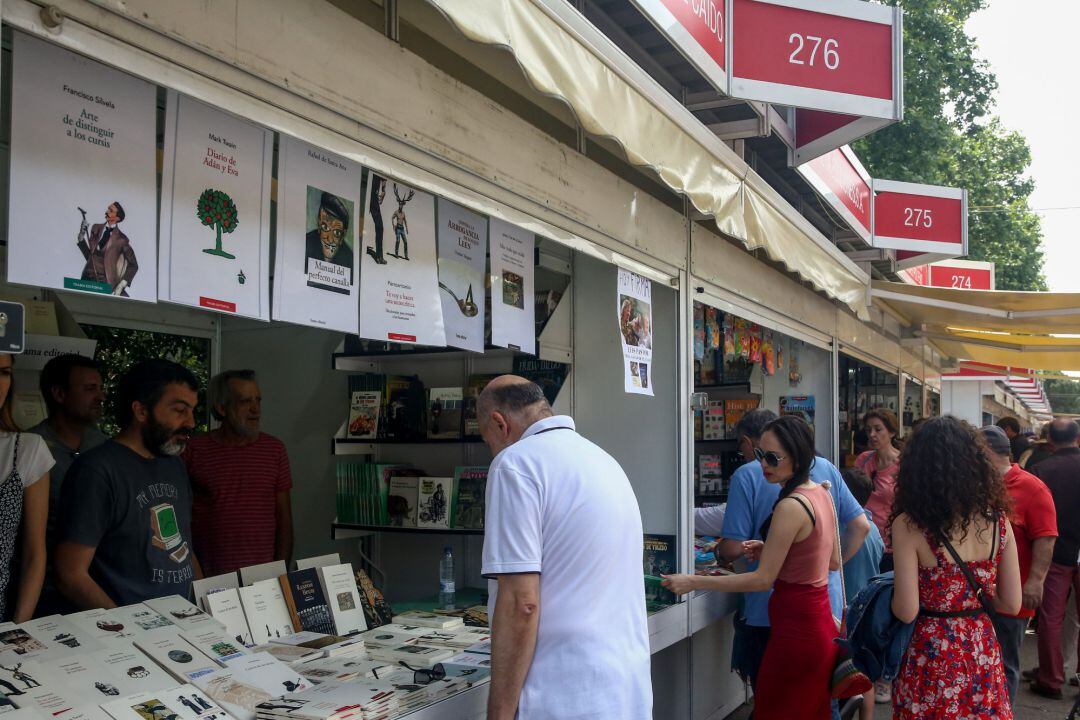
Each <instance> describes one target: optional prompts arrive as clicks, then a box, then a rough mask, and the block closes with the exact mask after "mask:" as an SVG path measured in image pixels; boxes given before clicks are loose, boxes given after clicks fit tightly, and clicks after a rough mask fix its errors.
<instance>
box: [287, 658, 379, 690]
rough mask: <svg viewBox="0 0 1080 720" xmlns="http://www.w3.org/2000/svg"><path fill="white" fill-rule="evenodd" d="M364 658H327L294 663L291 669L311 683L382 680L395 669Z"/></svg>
mask: <svg viewBox="0 0 1080 720" xmlns="http://www.w3.org/2000/svg"><path fill="white" fill-rule="evenodd" d="M363 655H364V657H329V658H316V659H314V660H308V661H306V662H300V663H295V664H294V665H293V669H294V670H296V672H298V673H300V674H301V675H303V676H304V679H306V680H309V681H311V682H312V683H315V684H318V683H324V682H330V681H336V682H344V681H347V680H353V679H355V678H371V679H375V678H382V677H385V676H386V674H387V673H389V672H392V671H393V670H394V669H395V667H394V666H393V665H389V664H387V663H385V662H382V661H380V660H371V659H370V658H368V657H367V653H366V652H365V653H363Z"/></svg>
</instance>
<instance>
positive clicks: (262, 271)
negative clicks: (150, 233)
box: [158, 92, 274, 320]
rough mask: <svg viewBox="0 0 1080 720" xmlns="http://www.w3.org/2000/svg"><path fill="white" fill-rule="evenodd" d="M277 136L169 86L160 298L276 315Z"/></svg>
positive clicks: (251, 314)
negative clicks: (273, 194) (273, 191)
mask: <svg viewBox="0 0 1080 720" xmlns="http://www.w3.org/2000/svg"><path fill="white" fill-rule="evenodd" d="M273 149H274V134H273V133H272V132H270V131H269V130H267V129H265V128H261V127H259V126H257V125H253V124H252V123H249V122H247V121H246V120H241V119H240V118H238V117H236V116H234V115H230V114H228V113H225V112H222V111H220V110H216V109H214V108H212V107H210V106H209V105H204V104H203V103H201V102H199V101H198V100H193V99H191V98H189V97H184V96H183V95H177V94H176V93H174V92H170V93H169V96H168V101H167V103H166V107H165V165H164V169H163V171H162V180H161V235H160V236H161V256H160V259H159V262H160V266H159V268H160V269H159V275H160V287H159V288H158V297H159V299H161V300H166V301H168V302H173V303H177V304H180V305H189V306H191V307H197V308H203V309H206V310H216V311H218V312H224V313H230V314H234V315H243V316H245V317H251V318H255V319H258V320H269V319H270V167H271V155H272V152H273Z"/></svg>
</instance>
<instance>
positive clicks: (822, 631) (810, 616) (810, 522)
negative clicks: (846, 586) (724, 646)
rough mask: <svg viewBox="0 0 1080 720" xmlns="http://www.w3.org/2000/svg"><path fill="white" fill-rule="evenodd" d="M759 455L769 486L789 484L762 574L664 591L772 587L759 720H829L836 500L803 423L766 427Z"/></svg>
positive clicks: (676, 584) (783, 421) (696, 580)
mask: <svg viewBox="0 0 1080 720" xmlns="http://www.w3.org/2000/svg"><path fill="white" fill-rule="evenodd" d="M756 454H757V457H758V461H759V462H760V463H761V467H762V471H763V472H764V473H765V478H766V480H768V481H769V482H771V483H775V484H778V485H781V486H782V487H781V490H780V499H779V500H777V502H776V505H775V506H774V507H773V514H772V515H771V516H770V518H769V519H768V520H767V521H766V522H765V525H764V526H763V527H762V529H761V534H762V536H763V537H764V538H765V545H764V547H763V548H762V551H761V563H760V564H759V565H758V568H757V569H756V570H754V571H753V572H749V573H743V574H740V575H729V576H721V577H712V576H703V575H668V576H666V578H665V580H664V585H666V586H667V587H668V588H669V589H670V590H671V591H672V592H674V593H677V594H679V595H683V594H685V593H688V592H690V591H691V590H713V591H719V592H758V591H762V590H768V589H770V588H772V589H773V594H772V597H771V598H770V599H769V621H770V623H771V624H772V632H771V634H770V635H769V641H768V644H767V645H766V647H765V656H764V658H763V659H762V662H761V669H760V670H759V671H758V676H757V685H756V700H755V701H754V718H755V720H791V718H801V719H805V720H818V719H821V720H827V719H828V718H831V717H832V710H831V698H830V695H829V681H830V677H831V675H832V669H833V665H834V664H835V658H836V652H837V647H838V646H837V645H836V644H835V643H834V642H833V640H834V639H835V638H836V636H837V628H836V621H835V620H834V619H833V614H832V609H831V607H830V605H829V588H828V584H829V571H830V570H836V569H839V567H840V546H839V541H838V536H837V531H836V514H835V511H834V509H833V504H832V498H831V497H830V496H829V491H828V489H827V488H825V487H824V486H822V485H818V484H817V483H815V482H813V481H811V480H810V468H811V466H812V465H813V464H814V458H815V452H814V432H813V430H811V429H810V426H809V425H807V424H806V422H805V421H804V420H802V419H801V418H798V417H795V416H791V415H788V416H784V417H780V418H777V419H776V420H773V421H772V422H770V423H769V424H768V425H766V426H765V429H764V431H763V433H762V435H761V440H760V442H759V446H758V448H757V450H756Z"/></svg>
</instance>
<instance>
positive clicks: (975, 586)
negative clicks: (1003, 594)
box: [941, 537, 993, 617]
mask: <svg viewBox="0 0 1080 720" xmlns="http://www.w3.org/2000/svg"><path fill="white" fill-rule="evenodd" d="M941 543H942V544H943V545H944V546H945V549H946V550H948V551H949V554H950V555H952V559H953V562H955V563H956V566H957V567H958V568H960V571H961V572H962V573H964V577H966V578H967V581H968V585H969V586H970V587H971V589H972V591H974V593H975V597H977V598H978V599H979V604H980V605H982V608H983V610H985V611H986V614H987V615H990V616H991V617H993V608H992V607H990V601H989V600H987V599H986V597H985V596H984V595H983V587H982V585H980V584H979V581H978V580H976V579H975V575H974V574H973V573H972V572H971V568H969V567H968V566H967V563H966V562H964V561H963V560H962V559H961V558H960V553H958V552H956V548H954V547H953V546H952V543H951V542H949V540H948V539H947V538H945V537H942V538H941Z"/></svg>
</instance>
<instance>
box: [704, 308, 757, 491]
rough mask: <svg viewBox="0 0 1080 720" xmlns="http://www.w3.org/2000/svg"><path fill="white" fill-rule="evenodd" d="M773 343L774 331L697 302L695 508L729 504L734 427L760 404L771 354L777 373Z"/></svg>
mask: <svg viewBox="0 0 1080 720" xmlns="http://www.w3.org/2000/svg"><path fill="white" fill-rule="evenodd" d="M766 333H769V336H768V337H769V344H768V345H765V343H764V342H763V340H764V338H765V334H766ZM771 343H772V337H771V332H770V331H766V330H763V329H762V328H761V327H760V326H758V325H756V324H754V323H751V322H748V321H746V320H743V319H742V318H739V317H737V316H735V315H732V314H730V313H725V312H723V311H722V310H719V309H717V308H714V307H711V306H709V305H707V304H705V303H700V302H695V303H694V392H695V393H696V394H697V395H696V406H695V409H694V468H693V470H694V507H709V506H712V505H722V504H724V503H726V502H727V495H728V490H729V488H730V487H731V474H732V473H733V472H735V470H736V469H737V468H738V467H739V465H741V464H742V457H741V456H740V454H739V447H738V445H739V441H738V438H737V437H736V436H735V426H736V425H737V424H738V422H739V419H740V418H742V416H743V415H745V414H746V413H747V412H749V411H750V410H753V409H755V408H757V407H759V406H760V405H761V399H762V373H763V368H765V367H766V362H765V355H766V354H767V353H772V359H771V360H770V361H769V362H770V367H772V368H773V369H774V370H775V363H776V354H775V353H776V350H775V348H773V346H772V344H771Z"/></svg>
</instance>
